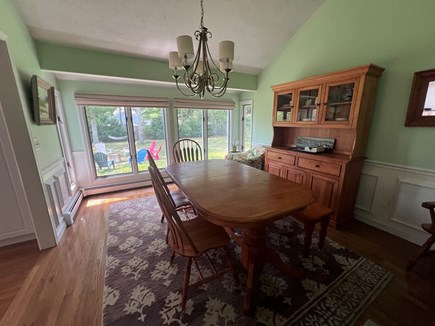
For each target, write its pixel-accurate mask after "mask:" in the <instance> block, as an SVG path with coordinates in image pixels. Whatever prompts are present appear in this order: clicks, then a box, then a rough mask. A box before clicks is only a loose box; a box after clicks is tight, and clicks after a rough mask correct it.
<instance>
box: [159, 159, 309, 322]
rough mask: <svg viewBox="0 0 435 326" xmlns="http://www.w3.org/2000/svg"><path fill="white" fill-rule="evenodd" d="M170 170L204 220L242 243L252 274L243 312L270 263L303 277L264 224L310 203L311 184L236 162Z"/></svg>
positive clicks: (211, 162)
mask: <svg viewBox="0 0 435 326" xmlns="http://www.w3.org/2000/svg"><path fill="white" fill-rule="evenodd" d="M166 172H167V173H168V174H169V176H170V177H171V178H172V180H173V181H174V183H175V184H176V185H177V186H178V187H179V188H180V190H181V191H182V192H183V193H184V194H185V195H186V196H187V197H188V199H189V201H190V202H191V203H192V205H193V206H194V208H195V210H196V212H197V214H198V216H199V217H200V218H204V219H205V220H207V221H208V222H210V223H213V224H216V225H220V226H222V227H224V228H225V230H227V232H228V234H229V235H230V236H231V237H232V238H233V239H234V241H235V242H236V243H237V244H238V245H240V246H241V260H242V264H243V266H244V267H245V268H246V269H247V272H248V277H247V284H246V294H245V298H244V305H243V312H244V313H245V314H248V313H249V311H250V308H251V300H252V295H253V284H254V278H255V275H256V274H257V273H258V272H259V271H261V269H262V268H263V266H264V265H265V264H266V263H269V264H271V265H272V266H274V267H275V268H276V269H278V270H279V271H281V272H283V273H285V274H287V275H290V276H292V277H294V278H296V279H299V280H300V279H302V278H303V273H302V271H301V270H300V269H298V268H295V267H294V266H291V265H289V264H287V263H284V262H283V261H282V259H281V257H280V256H279V254H278V253H277V252H276V251H274V250H273V249H272V248H271V247H269V246H268V245H267V230H266V227H267V226H268V225H269V224H271V223H272V222H273V221H276V220H279V219H282V218H284V217H287V216H289V215H290V214H291V213H292V212H295V211H298V210H302V209H304V208H305V207H306V206H308V205H309V204H311V203H312V202H313V201H314V198H313V193H312V192H311V190H310V189H309V188H307V187H305V186H303V185H300V184H298V183H295V182H292V181H289V180H286V179H284V178H280V177H277V176H274V175H272V174H269V173H267V172H265V171H262V170H258V169H255V168H253V167H250V166H247V165H244V164H242V163H239V162H236V161H232V160H202V161H192V162H184V163H176V164H171V165H169V166H167V167H166ZM239 229H240V230H242V232H241V233H240V232H237V231H236V230H239Z"/></svg>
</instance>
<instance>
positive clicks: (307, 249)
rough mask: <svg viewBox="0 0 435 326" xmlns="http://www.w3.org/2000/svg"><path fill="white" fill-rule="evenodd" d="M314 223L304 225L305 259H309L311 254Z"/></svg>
mask: <svg viewBox="0 0 435 326" xmlns="http://www.w3.org/2000/svg"><path fill="white" fill-rule="evenodd" d="M314 226H315V224H314V223H304V232H305V235H304V252H303V253H304V257H308V256H309V254H310V247H311V238H312V236H313V232H314Z"/></svg>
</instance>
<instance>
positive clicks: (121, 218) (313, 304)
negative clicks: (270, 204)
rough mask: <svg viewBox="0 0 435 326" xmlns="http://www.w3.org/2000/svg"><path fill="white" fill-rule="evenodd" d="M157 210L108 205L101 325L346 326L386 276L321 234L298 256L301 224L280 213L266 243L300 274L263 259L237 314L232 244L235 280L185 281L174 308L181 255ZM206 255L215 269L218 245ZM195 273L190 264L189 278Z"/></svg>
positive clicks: (150, 200)
mask: <svg viewBox="0 0 435 326" xmlns="http://www.w3.org/2000/svg"><path fill="white" fill-rule="evenodd" d="M160 217H161V211H160V208H159V206H158V204H157V201H156V199H155V197H145V198H141V199H136V200H131V201H125V202H119V203H115V204H112V205H111V206H110V208H109V231H108V232H109V234H108V239H107V256H106V276H105V287H104V307H103V320H104V325H239V326H240V325H352V324H353V323H354V322H355V321H356V320H357V318H358V316H359V315H360V314H361V313H362V312H363V311H364V309H365V308H366V307H367V306H368V305H369V304H370V302H371V301H372V300H373V299H374V298H375V297H376V296H377V295H378V294H379V292H380V291H381V290H382V289H383V288H384V287H385V285H386V284H387V283H388V281H389V280H390V279H391V274H390V273H389V272H387V271H386V270H384V269H383V268H381V267H380V266H378V265H376V264H374V263H372V262H370V261H368V260H367V259H365V258H362V257H359V256H358V255H356V254H355V253H353V252H351V251H349V250H347V249H346V248H344V247H342V246H340V245H339V244H337V243H336V242H333V241H331V240H329V239H327V241H326V244H325V248H324V249H323V250H319V249H317V247H316V244H317V238H314V239H313V244H312V249H311V255H310V257H309V258H304V257H303V256H302V254H301V252H302V244H303V229H302V228H301V226H300V225H299V224H298V223H297V222H295V221H293V220H292V219H290V218H288V219H283V220H280V221H277V222H275V223H274V224H273V225H271V226H270V227H269V228H268V234H269V245H270V246H271V247H273V248H274V249H275V250H276V251H277V252H279V254H280V255H281V257H282V259H283V260H284V261H285V262H288V263H291V264H292V265H294V266H296V267H299V268H302V269H303V270H304V274H305V278H304V280H303V281H301V282H299V281H296V280H294V279H292V278H291V277H288V276H286V275H283V274H282V273H280V272H278V271H276V270H275V269H274V268H273V267H272V266H269V265H266V266H265V267H264V269H263V271H262V273H261V274H260V275H259V277H257V282H256V284H255V285H256V286H255V291H254V295H253V302H252V307H253V309H252V311H251V314H250V315H249V316H245V315H243V313H242V309H243V298H244V294H245V290H244V285H245V284H246V271H245V269H244V268H243V267H242V265H241V263H240V248H239V247H238V246H236V245H232V246H231V249H232V250H231V251H232V253H233V255H234V264H235V268H236V270H237V272H238V275H239V280H240V286H238V287H236V286H235V285H234V284H233V280H232V277H231V275H229V274H226V275H224V276H222V277H221V278H217V279H215V280H213V281H212V282H210V283H207V284H205V285H201V286H196V287H189V290H188V301H187V305H186V309H185V310H184V311H182V310H181V308H180V302H181V291H182V285H183V276H184V269H185V261H186V259H185V258H184V257H180V256H178V257H176V258H175V260H174V263H173V264H172V265H170V263H169V260H170V257H171V249H170V248H169V247H168V245H167V244H166V242H165V233H166V222H165V223H163V224H162V223H160ZM315 236H316V235H315ZM315 236H314V237H315ZM211 256H212V257H211V258H212V260H213V261H216V262H217V263H216V267H217V268H218V267H221V266H222V267H225V260H224V255H223V252H221V251H215V252H213V253H212V254H211ZM199 264H200V265H201V266H202V267H201V271H202V272H205V273H206V274H207V272H210V268H209V265H208V264H207V263H206V262H205V261H204V262H203V261H199ZM197 278H198V273H197V270H196V268H195V266H194V264H193V265H192V275H191V282H192V281H194V280H195V279H197Z"/></svg>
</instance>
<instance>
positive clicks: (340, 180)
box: [265, 65, 384, 227]
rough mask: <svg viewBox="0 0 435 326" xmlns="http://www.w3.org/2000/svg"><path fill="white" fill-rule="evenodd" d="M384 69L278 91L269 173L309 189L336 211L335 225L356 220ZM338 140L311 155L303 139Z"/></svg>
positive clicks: (353, 72) (351, 72)
mask: <svg viewBox="0 0 435 326" xmlns="http://www.w3.org/2000/svg"><path fill="white" fill-rule="evenodd" d="M383 71H384V69H383V68H381V67H378V66H375V65H366V66H361V67H356V68H353V69H348V70H343V71H339V72H334V73H329V74H325V75H322V76H315V77H310V78H306V79H303V80H298V81H294V82H289V83H285V84H281V85H276V86H273V87H272V89H273V91H274V95H275V96H274V109H273V119H272V125H273V130H274V135H273V141H272V146H271V147H268V148H267V149H266V161H265V170H266V171H267V172H269V173H271V174H274V175H277V176H279V177H282V178H286V179H288V180H291V181H293V182H297V183H300V184H303V185H306V186H307V187H309V188H310V189H311V190H312V191H313V194H314V197H315V200H316V201H317V202H318V203H320V204H323V205H325V206H328V207H330V208H332V209H333V210H334V214H333V217H332V219H331V224H330V225H331V226H333V227H340V226H341V225H343V224H344V223H345V222H346V221H347V220H349V219H351V218H352V217H353V210H354V205H355V199H356V195H357V191H358V186H359V179H360V175H361V170H362V166H363V162H364V158H365V157H364V154H365V149H366V144H367V137H368V131H369V129H370V121H371V117H372V112H373V108H374V105H375V97H376V87H377V82H378V79H379V77H380V76H381V74H382V72H383ZM306 137H308V138H309V139H311V138H313V139H316V140H318V139H320V140H321V139H325V140H333V141H335V143H334V146H333V148H332V149H331V148H328V149H327V150H326V151H324V152H320V153H307V152H304V151H303V148H298V147H296V144H297V143H298V140H299V139H301V138H306Z"/></svg>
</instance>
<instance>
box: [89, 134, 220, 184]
mask: <svg viewBox="0 0 435 326" xmlns="http://www.w3.org/2000/svg"><path fill="white" fill-rule="evenodd" d="M192 139H194V140H196V141H197V142H201V138H192ZM151 142H152V140H146V141H144V142H137V143H136V150H140V149H141V148H149V147H150V146H151ZM105 145H106V152H108V157H109V159H114V160H115V169H113V168H110V169H109V168H106V167H104V168H102V169H98V166H96V171H97V176H98V177H105V176H110V175H116V174H123V173H131V172H132V168H131V165H130V163H129V161H128V160H129V154H128V153H127V152H126V149H127V148H128V142H127V141H118V142H108V143H105ZM160 145H162V149H161V150H160V152H159V158H160V159H158V160H155V161H156V164H157V166H158V167H159V168H164V167H166V166H167V156H166V144H165V140H164V139H156V149H158V148H159V146H160ZM227 148H228V147H227V138H226V137H224V136H222V137H209V139H208V150H209V153H208V159H210V160H211V159H223V158H224V157H225V155H226V154H227ZM124 149H125V150H124ZM170 150H172V148H171V149H170ZM94 152H95V148H94ZM138 168H139V171H147V169H148V160H145V162H143V163H140V164H139V165H138Z"/></svg>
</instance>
